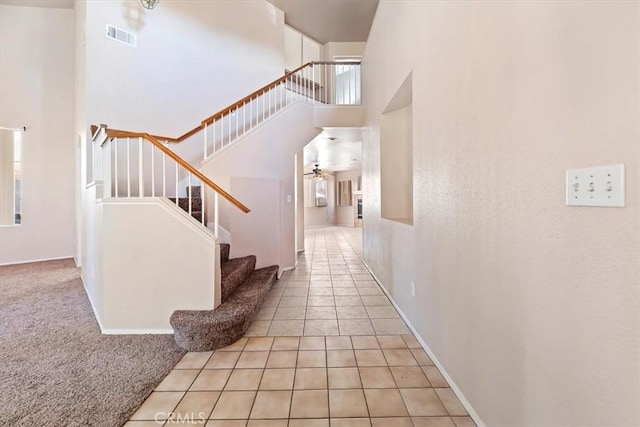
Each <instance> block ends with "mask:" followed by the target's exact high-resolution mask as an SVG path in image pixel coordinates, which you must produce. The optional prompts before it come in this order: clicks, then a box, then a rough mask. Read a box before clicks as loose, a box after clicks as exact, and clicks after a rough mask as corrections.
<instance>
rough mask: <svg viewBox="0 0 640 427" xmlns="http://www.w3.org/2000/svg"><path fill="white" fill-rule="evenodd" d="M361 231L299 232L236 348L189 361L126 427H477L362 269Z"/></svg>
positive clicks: (186, 358) (198, 355)
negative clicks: (285, 266) (287, 263)
mask: <svg viewBox="0 0 640 427" xmlns="http://www.w3.org/2000/svg"><path fill="white" fill-rule="evenodd" d="M361 231H362V230H361V229H359V228H347V227H328V228H318V229H308V230H306V234H305V248H306V251H305V252H303V253H301V254H300V257H299V263H298V268H297V269H296V270H294V271H293V272H286V273H285V274H283V276H282V278H281V279H280V280H279V281H277V282H276V284H275V285H274V286H273V288H272V290H271V291H270V293H269V296H268V297H267V300H266V301H265V304H264V305H263V308H262V310H261V311H260V313H259V314H258V317H257V319H256V320H255V321H254V322H253V324H252V325H251V327H250V328H249V330H248V331H247V334H246V336H245V338H242V339H240V340H239V341H237V342H236V343H235V344H233V345H231V346H229V347H226V348H224V349H220V350H217V351H215V352H203V353H187V354H186V355H185V356H184V358H183V359H182V360H181V361H180V362H179V363H178V365H176V367H175V368H174V370H173V371H172V372H171V373H170V374H169V375H168V376H167V377H166V378H165V379H164V381H163V382H162V383H161V384H160V385H159V386H158V387H157V388H156V390H155V391H154V392H153V393H152V394H151V396H150V397H149V398H148V399H147V401H146V402H145V403H144V404H143V406H142V407H141V408H140V409H139V410H138V411H137V412H136V413H135V414H134V415H133V417H132V418H131V419H132V420H134V421H130V422H129V423H127V426H131V427H135V426H140V427H141V426H158V425H205V423H206V426H210V427H213V426H234V427H235V426H251V427H256V426H272V427H276V426H277V427H280V426H282V427H284V426H291V427H294V426H300V427H306V426H309V427H315V426H318V427H320V426H323V427H324V426H327V427H328V426H329V425H331V426H358V427H359V426H394V427H395V426H398V427H402V426H416V427H417V426H437V427H470V426H475V424H474V423H473V421H472V420H471V418H470V417H468V415H467V412H466V411H465V409H464V407H463V406H462V405H461V403H460V402H459V400H458V399H457V397H456V396H455V394H454V393H453V391H452V390H451V389H450V388H449V386H448V384H447V382H446V381H445V379H444V378H443V377H442V376H441V375H440V373H439V371H438V369H437V368H436V367H435V366H434V365H433V363H432V361H431V360H430V359H429V357H428V356H427V354H426V353H425V352H424V350H422V348H421V346H420V344H419V343H418V341H417V340H416V339H415V338H414V337H413V335H411V332H410V331H409V329H408V328H407V326H406V325H405V323H404V321H403V320H402V319H401V318H400V316H399V315H398V313H397V312H396V310H395V308H394V307H393V305H392V304H391V303H390V301H389V300H388V299H387V297H386V296H385V294H384V293H383V292H382V290H381V289H380V287H379V286H378V284H377V283H376V282H375V281H374V279H373V277H372V276H371V275H370V274H369V272H368V270H367V269H366V267H365V265H364V264H363V262H362V260H361V253H362V237H361V236H362V234H361ZM206 420H208V421H206ZM165 421H166V422H165Z"/></svg>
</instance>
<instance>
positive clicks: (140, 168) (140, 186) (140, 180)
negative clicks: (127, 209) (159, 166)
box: [138, 138, 144, 197]
mask: <svg viewBox="0 0 640 427" xmlns="http://www.w3.org/2000/svg"><path fill="white" fill-rule="evenodd" d="M143 154H144V153H143V150H142V138H138V197H144V169H143V165H142V157H143Z"/></svg>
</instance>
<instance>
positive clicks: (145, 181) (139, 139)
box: [92, 125, 250, 237]
mask: <svg viewBox="0 0 640 427" xmlns="http://www.w3.org/2000/svg"><path fill="white" fill-rule="evenodd" d="M92 131H93V141H94V142H96V143H98V144H99V145H100V147H101V148H102V157H101V159H100V163H101V165H100V166H101V167H100V169H101V174H102V183H103V195H102V197H103V198H131V197H164V198H175V203H176V206H178V207H179V206H180V203H179V202H180V198H181V193H182V189H183V188H185V191H186V198H187V199H188V208H187V211H188V213H189V216H191V215H192V214H193V212H192V206H193V202H194V201H196V200H195V198H194V196H193V191H192V188H193V186H194V185H195V184H200V185H203V186H206V187H208V188H210V189H211V190H213V220H214V226H213V233H214V235H215V236H216V237H218V226H219V197H220V196H221V197H223V198H224V199H225V200H227V201H228V202H229V203H231V204H232V205H233V206H235V207H236V208H238V209H240V210H241V211H242V212H244V213H248V212H250V210H249V208H247V207H246V206H245V205H243V204H242V203H241V202H240V201H238V200H237V199H235V198H234V197H233V196H231V195H230V194H229V193H228V192H226V191H225V190H224V189H222V188H221V187H219V186H218V185H217V184H215V183H214V182H213V181H211V180H210V179H209V178H207V177H206V176H205V175H203V174H202V173H201V172H200V171H198V170H197V169H195V168H194V167H193V166H191V165H190V164H189V163H188V162H187V161H185V160H184V159H182V158H181V157H180V156H178V155H177V154H176V153H174V152H173V151H171V150H170V149H169V148H167V147H166V146H165V145H163V144H162V143H161V142H160V141H159V140H158V139H157V138H156V137H154V136H153V135H149V134H148V133H140V132H129V131H122V130H116V129H109V128H108V127H107V126H106V125H100V126H99V127H95V126H92ZM205 193H206V192H205V191H200V195H199V199H200V200H199V201H200V206H202V208H201V212H202V214H201V218H200V219H199V221H200V222H201V223H202V225H203V226H206V218H205V215H204V206H205Z"/></svg>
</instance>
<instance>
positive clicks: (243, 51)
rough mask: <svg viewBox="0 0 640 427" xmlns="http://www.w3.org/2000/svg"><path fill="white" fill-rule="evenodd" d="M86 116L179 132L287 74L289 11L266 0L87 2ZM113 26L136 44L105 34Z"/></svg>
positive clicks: (120, 125)
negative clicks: (150, 4) (146, 5)
mask: <svg viewBox="0 0 640 427" xmlns="http://www.w3.org/2000/svg"><path fill="white" fill-rule="evenodd" d="M86 7H87V64H88V70H87V76H88V82H87V83H88V92H87V97H88V98H87V102H88V105H87V108H88V120H89V122H90V123H91V124H93V123H107V124H108V125H109V126H110V127H112V128H118V129H127V130H141V131H147V132H150V133H153V134H160V135H166V136H179V135H182V134H183V133H185V132H186V131H187V130H189V129H192V128H193V127H195V126H197V125H199V124H200V121H201V120H202V119H204V118H205V117H208V116H210V115H212V114H214V113H215V112H217V111H219V110H220V109H222V108H224V107H226V106H228V105H231V104H232V103H234V102H235V101H237V100H239V99H240V98H242V97H244V96H245V95H247V94H249V93H251V92H253V91H254V90H256V89H258V88H260V87H262V86H264V85H265V84H267V83H269V82H271V81H273V80H275V79H276V78H278V77H280V76H282V75H283V70H284V14H283V12H282V11H280V10H279V9H277V8H276V7H275V6H273V5H272V4H270V3H268V2H267V1H265V0H259V1H231V0H226V1H207V2H193V1H177V0H176V1H171V0H163V1H162V5H161V6H158V7H156V8H155V9H153V10H145V9H143V8H142V6H141V5H140V2H139V1H137V0H118V1H89V2H86ZM106 24H112V25H114V26H116V27H118V28H122V29H124V30H127V31H130V32H133V33H135V34H136V35H137V43H138V45H137V47H136V48H131V47H129V46H126V45H124V44H121V43H117V42H114V41H111V40H109V39H107V38H105V35H104V32H105V26H106Z"/></svg>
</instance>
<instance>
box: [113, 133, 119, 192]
mask: <svg viewBox="0 0 640 427" xmlns="http://www.w3.org/2000/svg"><path fill="white" fill-rule="evenodd" d="M113 144H114V147H113V153H114V158H115V160H114V165H113V175H114V178H113V179H114V182H115V187H116V188H115V189H114V193H115V197H118V138H114V139H113Z"/></svg>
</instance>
